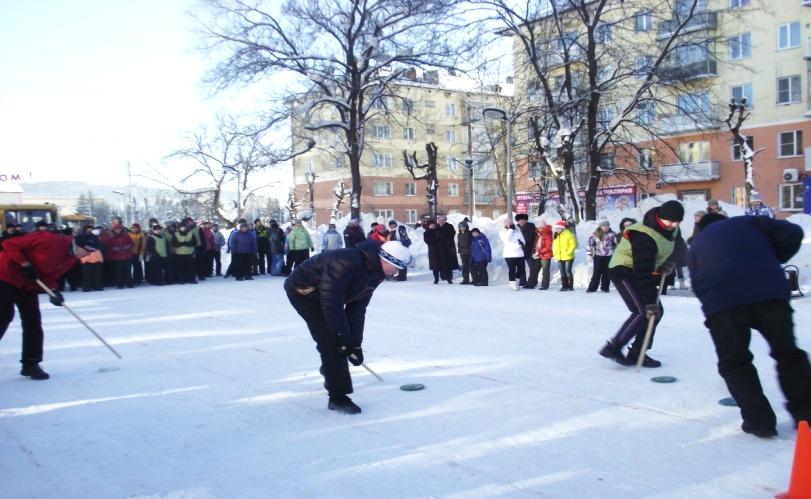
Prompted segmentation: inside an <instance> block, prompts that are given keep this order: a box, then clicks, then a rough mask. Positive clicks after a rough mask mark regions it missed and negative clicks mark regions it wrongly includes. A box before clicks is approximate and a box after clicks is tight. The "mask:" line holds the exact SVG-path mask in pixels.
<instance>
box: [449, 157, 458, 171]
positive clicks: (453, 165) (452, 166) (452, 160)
mask: <svg viewBox="0 0 811 499" xmlns="http://www.w3.org/2000/svg"><path fill="white" fill-rule="evenodd" d="M446 164H447V165H448V171H449V172H455V171H456V170H457V169H458V168H459V163H458V162H457V161H456V156H448V159H447V162H446Z"/></svg>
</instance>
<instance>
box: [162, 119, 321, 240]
mask: <svg viewBox="0 0 811 499" xmlns="http://www.w3.org/2000/svg"><path fill="white" fill-rule="evenodd" d="M279 121H281V119H279V120H278V121H276V122H275V123H278V122H279ZM270 130H272V127H270V126H268V125H267V124H265V125H263V126H262V127H254V128H249V127H245V126H241V125H239V124H238V122H237V120H236V119H235V118H219V119H218V121H217V125H216V127H215V128H214V129H213V130H212V129H209V128H208V127H200V128H199V129H198V130H196V131H194V132H192V133H190V134H189V135H188V136H187V137H186V141H187V143H188V145H187V146H186V147H183V148H180V149H178V150H176V151H175V152H173V153H172V154H170V155H169V157H168V159H169V160H170V161H172V163H173V166H175V167H176V169H183V168H182V167H183V166H184V165H190V170H189V171H190V172H189V173H187V174H186V175H184V176H183V177H181V178H180V180H179V182H175V181H173V180H170V179H168V178H166V177H164V178H163V179H155V178H152V180H155V181H157V182H160V183H162V184H164V185H167V186H170V187H172V188H173V189H174V190H175V191H177V192H178V193H181V194H185V195H195V196H205V195H206V194H208V195H209V198H208V199H209V201H208V202H209V203H210V206H211V210H212V211H213V212H214V213H215V214H216V216H217V217H219V218H220V219H221V220H226V221H229V222H230V223H232V224H235V223H236V221H237V220H239V219H240V218H242V212H243V210H244V208H245V206H246V204H247V203H248V202H249V201H250V200H251V199H252V198H253V197H254V196H255V195H256V193H257V191H259V190H261V189H264V188H266V187H269V186H271V185H273V184H255V183H253V182H251V181H250V179H251V178H252V177H253V176H255V175H254V174H256V173H258V172H260V171H263V170H265V169H267V168H270V167H273V166H275V165H277V164H279V163H282V162H286V161H289V160H290V159H291V158H293V157H295V156H297V155H299V154H302V153H303V152H305V151H306V150H308V149H309V148H311V147H312V146H313V144H312V143H311V142H310V143H307V144H305V145H304V148H303V149H302V150H299V151H297V152H295V151H291V150H290V149H289V148H276V147H272V146H270V145H268V142H270V141H269V139H268V134H269V131H270ZM233 181H236V191H237V196H236V201H235V202H234V211H231V210H229V209H226V208H225V207H224V205H223V201H224V200H223V197H224V193H225V190H226V189H227V186H228V184H229V182H233ZM200 182H202V183H203V184H204V185H205V187H203V188H191V187H185V186H186V185H190V184H195V183H200Z"/></svg>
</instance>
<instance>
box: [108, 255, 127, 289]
mask: <svg viewBox="0 0 811 499" xmlns="http://www.w3.org/2000/svg"><path fill="white" fill-rule="evenodd" d="M110 264H111V266H112V270H113V277H114V279H115V287H117V288H118V289H121V288H123V287H124V286H126V287H128V288H131V287H132V272H131V270H132V262H131V260H112V261H111V262H110Z"/></svg>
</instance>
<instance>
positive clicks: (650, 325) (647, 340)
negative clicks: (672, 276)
mask: <svg viewBox="0 0 811 499" xmlns="http://www.w3.org/2000/svg"><path fill="white" fill-rule="evenodd" d="M666 278H667V274H665V273H664V272H662V278H661V279H660V280H659V291H658V292H657V293H656V304H657V305H658V304H659V298H661V297H662V289H663V288H664V287H665V279H666ZM655 322H656V316H655V315H651V316H650V318H649V319H648V329H647V330H645V338H644V339H643V340H642V349H641V350H639V358H638V359H637V360H636V371H637V372H639V369H640V368H641V367H642V362H643V361H644V360H645V355H646V354H647V353H648V344H650V337H651V335H652V334H653V324H654V323H655Z"/></svg>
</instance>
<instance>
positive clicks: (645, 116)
mask: <svg viewBox="0 0 811 499" xmlns="http://www.w3.org/2000/svg"><path fill="white" fill-rule="evenodd" d="M655 119H656V107H655V105H654V102H653V101H652V100H644V101H642V102H640V103H639V104H637V105H636V122H637V123H639V124H640V125H652V124H653V121H654V120H655Z"/></svg>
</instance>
